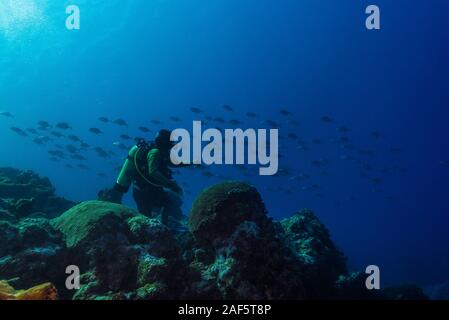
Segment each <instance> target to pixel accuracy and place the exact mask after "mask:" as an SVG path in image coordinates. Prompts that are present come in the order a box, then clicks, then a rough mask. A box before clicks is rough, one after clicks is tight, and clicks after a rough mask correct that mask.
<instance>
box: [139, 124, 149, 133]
mask: <svg viewBox="0 0 449 320" xmlns="http://www.w3.org/2000/svg"><path fill="white" fill-rule="evenodd" d="M138 129H139V131H142V132H143V133H148V132H150V131H151V130H150V129H148V128H147V127H143V126H142V127H139V128H138Z"/></svg>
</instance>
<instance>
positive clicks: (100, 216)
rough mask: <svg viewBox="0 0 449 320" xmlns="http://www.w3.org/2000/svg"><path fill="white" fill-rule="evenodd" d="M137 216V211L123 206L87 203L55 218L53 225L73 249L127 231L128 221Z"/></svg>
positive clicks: (96, 202)
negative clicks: (108, 235) (107, 235)
mask: <svg viewBox="0 0 449 320" xmlns="http://www.w3.org/2000/svg"><path fill="white" fill-rule="evenodd" d="M135 215H137V213H136V212H135V211H133V210H131V209H130V208H128V207H125V206H122V205H118V204H114V203H110V202H102V201H87V202H83V203H81V204H79V205H77V206H75V207H73V208H71V209H70V210H68V211H67V212H65V213H64V214H62V215H61V216H59V217H58V218H55V219H54V220H53V225H54V227H55V228H56V229H57V230H59V231H61V232H62V233H63V234H64V236H65V239H66V243H67V247H69V248H73V247H77V246H79V245H81V244H84V243H88V242H90V241H92V240H96V239H100V238H102V237H104V235H105V234H108V233H110V234H116V233H118V231H121V230H124V229H127V224H126V220H127V219H128V218H130V217H133V216H135Z"/></svg>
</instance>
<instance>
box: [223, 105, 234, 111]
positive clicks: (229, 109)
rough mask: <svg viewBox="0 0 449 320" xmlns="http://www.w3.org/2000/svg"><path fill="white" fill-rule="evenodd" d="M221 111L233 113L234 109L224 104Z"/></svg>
mask: <svg viewBox="0 0 449 320" xmlns="http://www.w3.org/2000/svg"><path fill="white" fill-rule="evenodd" d="M223 109H225V110H226V111H234V109H233V108H232V107H231V106H230V105H227V104H225V105H224V106H223Z"/></svg>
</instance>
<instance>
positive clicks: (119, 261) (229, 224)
mask: <svg viewBox="0 0 449 320" xmlns="http://www.w3.org/2000/svg"><path fill="white" fill-rule="evenodd" d="M2 175H3V176H4V177H6V178H3V182H2V183H1V184H2V187H1V188H3V189H1V190H3V191H5V193H2V194H1V195H2V196H0V198H2V199H1V200H0V207H1V208H2V210H1V211H0V279H11V280H9V283H10V284H11V285H12V286H14V287H16V288H32V287H34V286H35V285H36V284H40V283H48V282H51V283H53V284H54V286H55V288H57V291H58V295H59V297H60V298H61V299H91V300H104V299H382V298H388V299H421V298H425V296H424V295H423V294H422V292H421V290H420V289H419V288H417V287H410V286H407V287H396V288H389V289H385V290H382V291H380V292H379V291H378V292H372V291H368V290H367V289H366V288H365V287H364V281H365V275H364V274H362V273H348V272H347V268H346V258H345V257H344V255H343V254H342V253H341V252H340V251H339V250H338V249H337V248H336V246H335V245H334V243H333V242H332V240H331V238H330V235H329V232H328V230H327V229H326V228H325V226H324V225H323V224H322V223H321V222H320V221H319V220H318V218H317V217H316V216H315V215H314V214H313V212H311V211H309V210H301V211H299V212H297V213H296V214H294V215H293V216H292V217H290V218H288V219H284V220H282V221H279V222H277V221H273V220H272V219H271V218H270V217H269V216H268V215H267V211H266V209H265V205H264V203H263V200H262V198H261V196H260V194H259V193H258V192H257V190H256V189H255V188H254V187H252V186H250V185H248V184H246V183H242V182H225V183H221V184H217V185H214V186H211V187H209V188H207V189H206V190H204V191H203V192H202V193H201V194H200V195H199V196H198V197H197V199H196V201H195V203H194V204H193V206H192V209H191V212H190V214H189V218H188V230H186V228H181V229H179V230H178V231H177V232H174V231H172V230H170V229H169V228H167V227H166V226H164V225H163V224H161V223H160V222H159V220H157V219H151V218H148V217H146V216H143V215H141V214H139V213H137V212H135V211H134V210H132V209H130V208H128V207H126V206H123V205H119V204H114V203H109V202H102V201H87V202H83V203H80V204H77V205H75V204H74V203H71V205H70V208H66V209H67V210H64V212H63V213H62V212H61V210H60V209H61V208H62V207H63V206H56V205H55V204H56V203H59V204H61V203H63V204H64V205H69V203H70V202H66V200H65V201H62V202H61V200H56V202H52V201H53V200H48V199H47V200H45V199H42V198H39V196H38V194H41V193H42V194H46V196H50V197H51V198H52V199H60V198H57V197H56V196H55V195H54V190H53V188H52V187H51V184H50V182H49V181H48V180H46V179H44V178H38V176H37V175H35V174H33V173H30V172H27V173H22V174H20V173H18V171H16V170H13V169H8V170H5V169H3V173H2ZM19 176H20V177H22V178H20V179H19V178H18V177H19ZM21 179H23V180H21ZM5 181H6V182H5ZM12 181H14V182H12ZM6 185H8V186H10V187H11V189H8V188H6V187H5V186H6ZM17 185H20V186H21V187H17ZM23 186H27V187H23ZM20 188H23V189H24V190H26V191H24V195H26V197H22V194H21V192H20V191H18V190H19V189H20ZM34 188H35V190H34ZM42 190H45V191H42ZM22 191H23V190H22ZM3 194H6V195H8V198H5V197H4V196H3ZM28 197H29V198H30V199H35V200H32V201H31V202H28V201H26V199H28ZM44 197H45V196H44ZM11 199H14V202H11ZM21 199H22V201H21V202H20V205H17V206H16V210H13V212H11V210H10V207H8V205H5V203H9V204H11V203H16V204H17V203H18V201H20V200H21ZM30 206H31V207H34V208H36V206H37V207H39V208H40V209H42V212H45V213H46V215H44V216H41V215H34V214H31V215H29V214H28V213H29V207H30ZM51 207H53V208H57V209H55V210H56V211H54V212H50V211H45V210H48V209H49V208H51ZM20 208H22V209H20ZM32 211H33V210H32ZM39 211H41V210H39ZM18 212H24V214H18ZM61 213H62V214H61ZM180 223H182V222H180ZM180 230H184V231H180ZM69 265H76V266H78V268H79V270H80V273H81V276H80V286H81V287H80V289H78V290H73V291H71V290H68V289H66V287H65V280H66V277H67V274H66V273H65V270H66V267H67V266H69ZM4 288H6V289H4V290H3V291H1V288H0V292H3V293H4V295H6V297H10V298H11V294H12V297H13V298H18V297H28V296H27V295H26V294H25V293H24V292H35V291H36V290H32V291H23V292H22V291H19V292H21V293H20V294H17V292H16V291H14V290H13V289H12V288H11V287H10V285H9V284H6V285H4ZM38 288H39V287H38ZM46 288H49V287H46ZM32 289H34V288H32ZM40 289H42V288H40ZM40 289H39V290H37V291H38V292H43V291H40ZM44 291H45V290H44ZM50 291H52V290H50ZM54 292H56V291H54ZM29 297H30V298H31V297H34V295H32V296H29Z"/></svg>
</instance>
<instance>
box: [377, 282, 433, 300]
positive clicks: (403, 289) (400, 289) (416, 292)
mask: <svg viewBox="0 0 449 320" xmlns="http://www.w3.org/2000/svg"><path fill="white" fill-rule="evenodd" d="M381 295H382V298H383V299H387V300H428V299H429V298H428V297H427V296H426V295H425V294H424V292H423V291H422V289H421V288H419V287H418V286H415V285H401V286H392V287H388V288H385V289H383V290H381Z"/></svg>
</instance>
